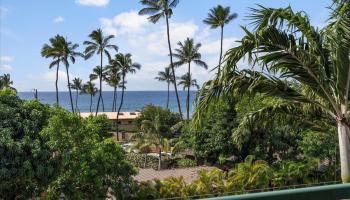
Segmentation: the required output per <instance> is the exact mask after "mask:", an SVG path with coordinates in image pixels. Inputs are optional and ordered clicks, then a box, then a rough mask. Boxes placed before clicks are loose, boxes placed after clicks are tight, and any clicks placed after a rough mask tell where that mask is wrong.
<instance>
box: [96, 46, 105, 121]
mask: <svg viewBox="0 0 350 200" xmlns="http://www.w3.org/2000/svg"><path fill="white" fill-rule="evenodd" d="M100 58H101V59H100V61H101V65H100V68H101V71H102V63H103V54H102V51H101V53H100ZM99 78H100V93H99V96H98V100H97V108H96V114H95V115H96V116H97V113H98V108H99V107H100V100H101V98H102V76H101V75H99ZM103 111H104V110H103Z"/></svg>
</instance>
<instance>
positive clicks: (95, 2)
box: [75, 0, 109, 6]
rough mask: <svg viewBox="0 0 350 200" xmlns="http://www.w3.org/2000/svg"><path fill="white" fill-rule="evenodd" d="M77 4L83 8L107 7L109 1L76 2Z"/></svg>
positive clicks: (78, 0) (89, 0)
mask: <svg viewBox="0 0 350 200" xmlns="http://www.w3.org/2000/svg"><path fill="white" fill-rule="evenodd" d="M75 2H76V3H77V4H80V5H83V6H106V5H107V4H108V3H109V0H75Z"/></svg>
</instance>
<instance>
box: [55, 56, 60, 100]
mask: <svg viewBox="0 0 350 200" xmlns="http://www.w3.org/2000/svg"><path fill="white" fill-rule="evenodd" d="M59 69H60V62H57V67H56V85H55V86H56V103H57V105H59V100H58V71H59Z"/></svg>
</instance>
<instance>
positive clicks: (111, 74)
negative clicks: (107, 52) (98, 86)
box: [106, 60, 122, 112]
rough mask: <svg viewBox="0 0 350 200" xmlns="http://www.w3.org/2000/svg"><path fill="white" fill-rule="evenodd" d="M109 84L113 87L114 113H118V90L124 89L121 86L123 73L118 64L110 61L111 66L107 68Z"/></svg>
mask: <svg viewBox="0 0 350 200" xmlns="http://www.w3.org/2000/svg"><path fill="white" fill-rule="evenodd" d="M106 69H107V77H106V79H107V84H108V85H109V86H111V87H113V105H112V112H116V111H117V89H118V87H122V85H121V77H120V76H121V72H120V67H119V65H118V64H117V62H113V60H111V61H110V64H109V65H108V66H107V68H106Z"/></svg>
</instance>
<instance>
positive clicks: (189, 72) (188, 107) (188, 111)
mask: <svg viewBox="0 0 350 200" xmlns="http://www.w3.org/2000/svg"><path fill="white" fill-rule="evenodd" d="M188 75H189V77H190V82H189V85H188V88H187V99H186V110H187V120H190V89H191V83H192V80H191V79H192V77H191V62H189V63H188Z"/></svg>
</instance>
